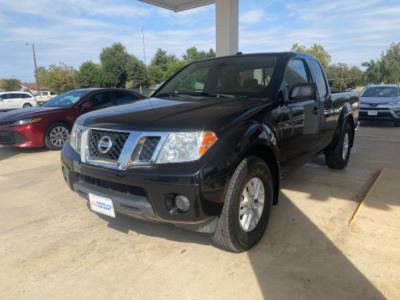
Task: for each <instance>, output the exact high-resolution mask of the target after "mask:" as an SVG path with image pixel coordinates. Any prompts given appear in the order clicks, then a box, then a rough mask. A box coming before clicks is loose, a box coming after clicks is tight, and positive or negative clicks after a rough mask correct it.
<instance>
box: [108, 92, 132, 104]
mask: <svg viewBox="0 0 400 300" xmlns="http://www.w3.org/2000/svg"><path fill="white" fill-rule="evenodd" d="M136 100H138V97H137V96H136V95H134V94H132V93H129V92H114V104H115V105H122V104H129V103H133V102H135V101H136Z"/></svg>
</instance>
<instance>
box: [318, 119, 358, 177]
mask: <svg viewBox="0 0 400 300" xmlns="http://www.w3.org/2000/svg"><path fill="white" fill-rule="evenodd" d="M353 136H354V131H353V128H352V127H351V125H350V123H349V122H346V125H345V126H344V128H343V130H342V132H341V134H340V137H339V139H338V142H337V144H336V146H335V148H334V149H332V150H328V151H326V152H325V160H326V164H327V165H328V167H329V168H331V169H337V170H340V169H344V168H346V166H347V164H348V162H349V159H350V153H351V145H352V140H353Z"/></svg>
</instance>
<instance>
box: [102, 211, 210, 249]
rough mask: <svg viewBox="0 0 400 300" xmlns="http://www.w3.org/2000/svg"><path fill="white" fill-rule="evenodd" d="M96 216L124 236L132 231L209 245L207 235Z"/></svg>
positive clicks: (166, 225)
mask: <svg viewBox="0 0 400 300" xmlns="http://www.w3.org/2000/svg"><path fill="white" fill-rule="evenodd" d="M98 216H99V217H100V218H101V219H103V220H105V221H107V222H108V227H109V228H112V229H115V230H118V231H120V232H123V233H126V234H127V233H128V232H129V231H134V232H136V233H139V234H143V235H146V236H152V237H157V238H162V239H166V240H172V241H176V242H181V243H196V244H202V245H211V240H210V238H209V236H208V234H204V233H197V232H192V231H188V230H185V229H182V228H178V227H176V226H174V225H171V224H164V223H156V222H148V221H142V220H138V219H134V218H130V217H127V216H124V215H118V216H117V218H115V219H110V218H108V217H104V216H101V215H98Z"/></svg>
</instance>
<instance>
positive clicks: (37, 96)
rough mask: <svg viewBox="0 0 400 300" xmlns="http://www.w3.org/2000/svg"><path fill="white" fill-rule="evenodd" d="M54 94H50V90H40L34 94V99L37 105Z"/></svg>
mask: <svg viewBox="0 0 400 300" xmlns="http://www.w3.org/2000/svg"><path fill="white" fill-rule="evenodd" d="M55 96H56V95H52V94H51V92H50V91H40V92H37V93H36V94H35V99H36V101H37V103H38V104H39V105H41V104H43V103H44V102H47V101H49V100H50V99H51V98H53V97H55Z"/></svg>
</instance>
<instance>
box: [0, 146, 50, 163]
mask: <svg viewBox="0 0 400 300" xmlns="http://www.w3.org/2000/svg"><path fill="white" fill-rule="evenodd" d="M43 151H47V150H46V149H42V148H39V149H37V148H34V149H22V148H15V147H2V146H0V161H2V160H5V159H8V158H10V157H13V156H16V155H18V154H27V153H37V152H43Z"/></svg>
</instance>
